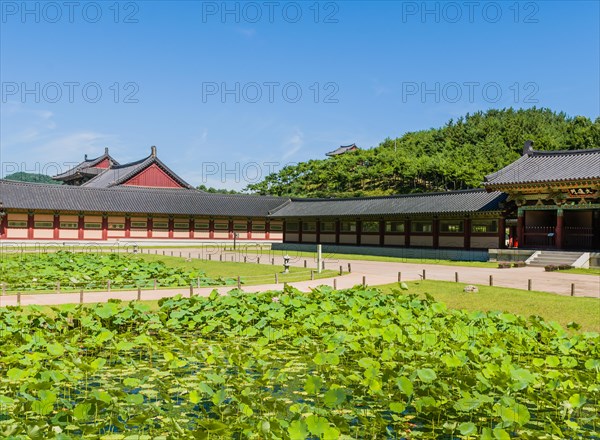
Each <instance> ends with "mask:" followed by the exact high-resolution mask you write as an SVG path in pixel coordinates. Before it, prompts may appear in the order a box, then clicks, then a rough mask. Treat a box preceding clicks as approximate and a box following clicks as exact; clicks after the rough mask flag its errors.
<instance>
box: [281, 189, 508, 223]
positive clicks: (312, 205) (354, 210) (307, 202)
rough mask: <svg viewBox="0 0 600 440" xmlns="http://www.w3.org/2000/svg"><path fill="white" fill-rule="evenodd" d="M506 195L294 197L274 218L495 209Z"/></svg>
mask: <svg viewBox="0 0 600 440" xmlns="http://www.w3.org/2000/svg"><path fill="white" fill-rule="evenodd" d="M506 198H507V195H506V194H504V193H501V192H486V191H485V190H483V189H473V190H465V191H448V192H441V193H424V194H411V195H398V196H385V197H361V198H349V199H292V200H291V202H289V203H287V204H285V205H282V206H281V207H279V208H278V209H277V210H276V211H273V212H272V213H271V215H272V216H273V217H331V216H340V217H343V216H356V217H358V216H371V215H377V216H381V215H408V214H444V213H445V214H450V213H456V214H460V213H474V212H484V211H496V210H499V209H500V203H501V202H504V201H505V200H506Z"/></svg>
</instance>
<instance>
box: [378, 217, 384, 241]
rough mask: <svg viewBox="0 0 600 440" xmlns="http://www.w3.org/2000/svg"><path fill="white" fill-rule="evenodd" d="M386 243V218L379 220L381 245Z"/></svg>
mask: <svg viewBox="0 0 600 440" xmlns="http://www.w3.org/2000/svg"><path fill="white" fill-rule="evenodd" d="M384 245H385V220H379V246H384Z"/></svg>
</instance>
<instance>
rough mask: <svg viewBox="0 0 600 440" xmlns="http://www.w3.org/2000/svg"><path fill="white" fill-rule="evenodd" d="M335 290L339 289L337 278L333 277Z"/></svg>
mask: <svg viewBox="0 0 600 440" xmlns="http://www.w3.org/2000/svg"><path fill="white" fill-rule="evenodd" d="M333 290H337V278H334V279H333Z"/></svg>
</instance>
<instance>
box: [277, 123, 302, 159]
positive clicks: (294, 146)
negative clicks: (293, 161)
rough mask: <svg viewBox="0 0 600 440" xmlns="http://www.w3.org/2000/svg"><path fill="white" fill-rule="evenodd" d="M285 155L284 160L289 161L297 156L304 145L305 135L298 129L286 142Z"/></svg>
mask: <svg viewBox="0 0 600 440" xmlns="http://www.w3.org/2000/svg"><path fill="white" fill-rule="evenodd" d="M283 144H284V145H285V153H284V154H283V156H282V158H281V159H282V160H287V159H289V158H290V157H292V156H293V155H294V154H296V153H297V152H298V151H300V149H301V148H302V146H303V145H304V133H302V131H301V130H299V129H298V128H297V129H296V130H295V131H294V133H293V134H292V135H290V136H289V137H288V138H287V139H286V140H285V141H284V142H283Z"/></svg>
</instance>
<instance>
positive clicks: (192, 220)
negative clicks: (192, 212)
mask: <svg viewBox="0 0 600 440" xmlns="http://www.w3.org/2000/svg"><path fill="white" fill-rule="evenodd" d="M189 237H190V238H194V218H193V217H190V226H189Z"/></svg>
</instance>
